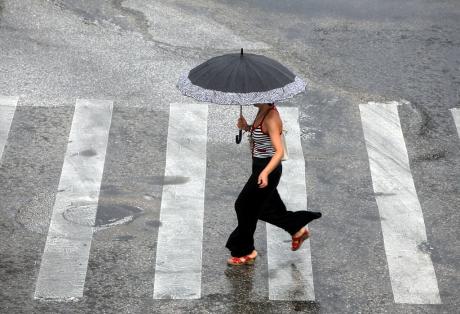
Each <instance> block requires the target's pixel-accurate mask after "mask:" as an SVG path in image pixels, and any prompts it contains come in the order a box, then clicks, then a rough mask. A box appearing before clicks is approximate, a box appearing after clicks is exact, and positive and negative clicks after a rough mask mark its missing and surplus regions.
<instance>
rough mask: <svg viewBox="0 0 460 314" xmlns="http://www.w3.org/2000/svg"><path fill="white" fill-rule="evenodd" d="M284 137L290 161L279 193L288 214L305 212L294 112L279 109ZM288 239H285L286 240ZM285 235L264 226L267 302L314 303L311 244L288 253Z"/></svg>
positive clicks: (300, 160) (284, 171)
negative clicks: (296, 211)
mask: <svg viewBox="0 0 460 314" xmlns="http://www.w3.org/2000/svg"><path fill="white" fill-rule="evenodd" d="M279 112H280V115H281V117H282V119H283V125H284V128H285V129H286V130H287V133H286V144H287V147H288V151H289V159H288V160H286V161H283V174H282V176H281V179H280V183H279V185H278V190H279V193H280V196H281V198H282V199H283V201H284V203H285V205H286V207H287V208H288V210H291V211H295V210H306V209H307V192H306V182H305V160H304V156H303V151H302V145H301V142H300V127H299V122H298V117H299V112H298V109H297V108H283V107H280V108H279ZM286 235H287V236H286ZM285 240H288V241H289V240H290V237H289V235H288V234H287V233H286V231H284V230H282V229H280V228H277V227H275V226H273V225H270V224H269V223H267V254H268V256H267V258H268V272H269V276H268V278H269V298H270V300H289V301H313V300H315V292H314V287H313V271H312V265H311V252H310V240H309V239H308V240H307V241H305V242H304V244H303V245H302V248H301V249H300V250H298V251H295V252H293V251H291V250H290V247H289V246H288V245H286V243H285ZM286 265H289V267H286Z"/></svg>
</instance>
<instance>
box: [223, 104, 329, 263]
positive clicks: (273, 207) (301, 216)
mask: <svg viewBox="0 0 460 314" xmlns="http://www.w3.org/2000/svg"><path fill="white" fill-rule="evenodd" d="M254 106H256V107H258V108H259V111H258V113H257V115H256V118H255V119H254V123H253V124H252V125H248V123H247V122H246V120H245V119H244V117H243V116H240V118H239V119H238V123H237V127H238V128H239V129H243V130H245V131H250V132H251V138H252V140H251V152H252V174H251V176H250V177H249V179H248V181H247V183H246V184H245V186H244V188H243V189H242V191H241V192H240V194H239V196H238V198H237V200H236V202H235V210H236V216H237V219H238V226H237V227H236V228H235V230H234V231H233V232H232V233H231V234H230V236H229V238H228V240H227V243H226V245H225V246H226V247H227V248H228V249H229V250H230V253H231V257H230V258H229V259H228V260H227V263H228V264H230V265H245V264H253V263H254V261H255V259H256V257H257V251H256V250H255V248H254V232H255V230H256V226H257V220H258V219H260V220H263V221H265V222H268V223H270V224H273V225H275V226H277V227H280V228H282V229H284V230H286V231H287V232H289V234H290V235H291V237H292V242H291V249H292V250H293V251H296V250H298V249H299V248H300V246H301V245H302V243H303V242H304V241H305V240H306V239H307V238H308V237H309V236H310V231H309V229H308V228H307V227H306V225H307V224H308V223H309V222H310V221H312V220H314V219H317V218H320V217H321V213H319V212H310V211H306V210H300V211H295V212H292V211H288V210H287V209H286V206H285V205H284V203H283V201H282V200H281V198H280V195H279V194H278V191H277V189H276V188H277V186H278V183H279V181H280V177H281V173H282V165H281V159H282V158H283V154H284V152H283V145H282V142H281V134H282V130H283V124H282V121H281V118H280V115H279V113H278V110H277V109H276V106H275V104H274V103H271V104H269V103H264V104H255V105H254Z"/></svg>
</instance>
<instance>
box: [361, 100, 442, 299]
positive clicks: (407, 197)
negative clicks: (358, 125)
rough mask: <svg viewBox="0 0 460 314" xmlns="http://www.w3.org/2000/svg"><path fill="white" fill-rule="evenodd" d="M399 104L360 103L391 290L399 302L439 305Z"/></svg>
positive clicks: (434, 275) (436, 285)
mask: <svg viewBox="0 0 460 314" xmlns="http://www.w3.org/2000/svg"><path fill="white" fill-rule="evenodd" d="M397 106H398V103H397V102H391V103H373V102H370V103H367V104H361V105H359V109H360V111H361V120H362V127H363V131H364V137H365V142H366V148H367V152H368V157H369V165H370V170H371V176H372V184H373V188H374V192H375V199H376V201H377V206H378V208H379V213H380V217H381V225H382V232H383V238H384V245H385V252H386V255H387V261H388V268H389V271H390V279H391V286H392V289H393V296H394V300H395V302H397V303H413V304H427V303H428V304H438V303H441V299H440V296H439V290H438V284H437V280H436V274H435V272H434V268H433V263H432V261H431V257H430V255H429V254H428V253H427V252H424V251H423V250H421V249H420V246H423V245H424V244H426V243H427V237H426V231H425V222H424V220H423V214H422V209H421V206H420V203H419V200H418V197H417V192H416V191H415V186H414V182H413V179H412V174H411V170H410V167H409V158H408V155H407V150H406V145H405V142H404V137H403V134H402V131H401V125H400V121H399V115H398V107H397Z"/></svg>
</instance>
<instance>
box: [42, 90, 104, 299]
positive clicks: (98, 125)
mask: <svg viewBox="0 0 460 314" xmlns="http://www.w3.org/2000/svg"><path fill="white" fill-rule="evenodd" d="M112 110H113V102H112V101H108V100H84V99H79V100H77V102H76V106H75V112H74V115H73V121H72V127H71V129H70V134H69V144H68V145H67V151H66V154H65V157H64V164H63V167H62V173H61V178H60V181H59V187H58V193H57V194H56V200H55V203H54V206H53V213H52V216H51V222H50V226H49V230H48V237H47V239H46V244H45V250H44V253H43V256H42V261H41V265H40V272H39V274H38V279H37V284H36V288H35V295H34V297H35V298H43V299H75V298H80V297H82V296H83V287H84V283H85V277H86V269H87V265H88V258H89V251H90V247H91V239H92V235H93V226H94V222H95V218H96V210H97V204H98V200H99V191H100V185H101V179H102V173H103V170H104V162H105V154H106V149H107V141H108V136H109V129H110V124H111V120H112Z"/></svg>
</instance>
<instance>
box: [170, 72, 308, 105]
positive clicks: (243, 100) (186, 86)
mask: <svg viewBox="0 0 460 314" xmlns="http://www.w3.org/2000/svg"><path fill="white" fill-rule="evenodd" d="M188 74H189V72H186V73H183V74H182V75H181V76H180V77H179V81H178V82H177V85H176V86H177V88H178V89H179V90H180V91H181V92H182V94H184V95H186V96H190V97H193V98H195V99H197V100H199V101H204V102H212V103H216V104H221V105H252V104H262V103H272V102H275V101H281V100H285V99H288V98H291V97H293V96H295V95H296V94H298V93H300V92H302V91H304V90H305V86H306V83H305V82H304V81H303V80H302V79H301V78H299V77H298V76H296V77H295V80H294V82H292V83H289V84H286V85H285V86H283V87H280V88H275V89H272V90H269V91H265V92H252V93H227V92H220V91H215V90H209V89H205V88H203V87H200V86H197V85H194V84H193V83H192V82H191V81H190V79H189V78H188Z"/></svg>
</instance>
